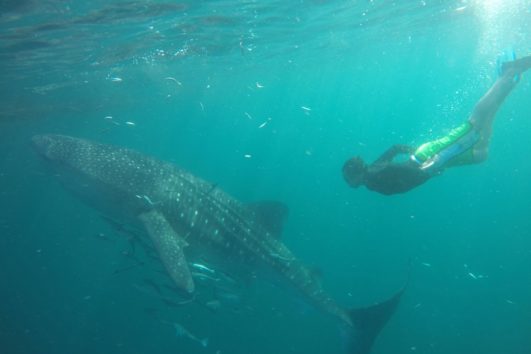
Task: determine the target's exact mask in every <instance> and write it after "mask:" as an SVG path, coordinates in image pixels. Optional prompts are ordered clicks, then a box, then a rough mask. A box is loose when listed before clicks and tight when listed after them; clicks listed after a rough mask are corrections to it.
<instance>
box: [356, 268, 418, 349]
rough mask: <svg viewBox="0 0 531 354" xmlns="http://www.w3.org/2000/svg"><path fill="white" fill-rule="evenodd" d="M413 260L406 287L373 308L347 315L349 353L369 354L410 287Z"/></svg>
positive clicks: (364, 308) (365, 308) (361, 309)
mask: <svg viewBox="0 0 531 354" xmlns="http://www.w3.org/2000/svg"><path fill="white" fill-rule="evenodd" d="M411 269H412V260H411V259H410V260H409V264H408V272H407V278H406V281H405V282H404V285H403V286H402V288H401V289H400V290H398V291H397V292H396V293H395V294H394V295H393V296H392V297H390V298H389V299H387V300H385V301H383V302H379V303H376V304H374V305H372V306H368V307H361V308H356V309H350V310H348V311H347V315H348V317H349V320H350V322H351V324H352V325H351V326H348V329H347V333H346V334H347V338H348V342H347V353H348V354H369V353H370V352H371V348H372V345H373V344H374V341H375V340H376V337H378V334H379V333H380V332H381V330H382V329H383V328H384V326H385V325H386V324H387V322H388V321H389V319H390V318H391V316H393V314H394V313H395V311H396V309H397V307H398V304H399V303H400V299H401V298H402V294H404V291H405V290H406V288H407V286H408V285H409V281H410V278H411Z"/></svg>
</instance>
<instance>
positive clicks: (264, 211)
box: [247, 200, 289, 238]
mask: <svg viewBox="0 0 531 354" xmlns="http://www.w3.org/2000/svg"><path fill="white" fill-rule="evenodd" d="M247 207H248V209H249V210H251V212H252V213H253V214H254V215H255V217H256V219H257V220H258V221H259V222H260V223H261V224H262V226H263V227H264V228H265V229H266V231H268V232H269V233H271V235H273V236H274V237H276V238H280V236H281V234H282V229H283V228H284V221H285V220H286V218H287V216H288V213H289V209H288V206H287V205H286V204H284V203H282V202H278V201H274V200H265V201H260V202H254V203H249V204H247Z"/></svg>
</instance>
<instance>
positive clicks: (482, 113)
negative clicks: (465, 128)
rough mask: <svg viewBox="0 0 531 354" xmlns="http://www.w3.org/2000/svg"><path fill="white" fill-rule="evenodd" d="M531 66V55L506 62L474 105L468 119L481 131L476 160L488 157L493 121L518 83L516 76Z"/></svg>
mask: <svg viewBox="0 0 531 354" xmlns="http://www.w3.org/2000/svg"><path fill="white" fill-rule="evenodd" d="M530 68H531V56H527V57H524V58H521V59H518V60H514V61H511V62H506V63H504V64H503V66H502V73H501V75H500V77H498V79H497V80H496V82H495V83H494V84H493V85H492V87H491V88H490V89H489V90H488V91H487V93H486V94H485V95H484V96H483V97H481V99H480V100H479V102H478V103H477V104H476V106H475V107H474V111H473V112H472V115H471V116H470V118H469V120H468V121H469V122H470V124H472V126H473V128H474V129H475V130H476V131H477V132H478V133H479V141H478V142H477V143H476V145H474V157H475V159H476V162H481V161H483V160H485V159H486V158H487V155H488V147H489V143H490V137H491V135H492V123H493V122H494V118H495V116H496V112H497V111H498V109H499V108H500V107H501V105H502V103H503V101H504V100H505V98H506V97H507V96H508V95H509V93H510V92H511V91H512V89H513V88H514V87H515V86H516V84H517V83H518V81H517V80H515V77H518V76H519V75H520V74H522V73H523V72H525V71H526V70H528V69H530Z"/></svg>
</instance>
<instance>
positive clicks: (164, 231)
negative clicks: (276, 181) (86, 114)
mask: <svg viewBox="0 0 531 354" xmlns="http://www.w3.org/2000/svg"><path fill="white" fill-rule="evenodd" d="M32 142H33V145H34V147H35V148H36V150H37V152H38V153H39V154H40V155H41V156H43V157H44V158H45V160H47V161H48V162H50V163H51V165H52V166H53V167H54V168H55V169H56V170H55V172H56V173H58V174H59V176H60V177H61V179H62V180H63V182H64V183H65V187H67V188H69V189H71V190H72V191H73V192H75V193H76V194H77V195H78V196H80V197H81V198H82V199H83V200H84V201H85V202H87V203H89V204H90V205H92V206H94V207H95V208H98V209H99V210H100V211H101V212H110V213H112V214H113V215H117V216H119V217H120V220H122V219H125V220H128V221H133V220H136V221H137V222H138V221H140V223H141V224H143V226H144V227H145V230H146V231H147V233H148V235H149V236H150V238H151V240H152V242H153V244H154V246H155V249H156V250H157V253H158V255H159V257H160V259H161V261H162V263H163V264H164V266H165V268H166V271H167V272H168V274H169V276H170V277H171V278H172V280H173V281H174V283H175V284H176V285H177V286H178V287H179V288H180V289H181V290H184V291H185V292H188V293H193V292H194V289H195V285H194V281H193V277H192V272H191V271H190V269H189V262H188V261H187V259H191V258H194V257H195V256H197V257H198V256H199V255H200V256H201V257H205V258H206V255H219V256H221V257H222V259H223V262H232V263H234V264H235V265H236V266H237V268H239V269H242V268H243V269H249V272H250V273H253V272H254V270H255V269H258V268H266V269H269V270H271V271H272V273H273V274H276V276H277V278H280V279H281V280H284V283H289V284H291V286H292V287H293V288H295V289H297V290H298V291H299V293H300V294H302V296H303V297H304V298H306V299H307V300H308V301H309V302H310V303H312V304H314V305H315V306H316V307H317V308H319V309H321V310H322V311H324V312H325V313H327V314H330V315H332V316H334V317H336V318H337V319H339V321H340V322H342V323H343V324H345V328H347V332H348V334H349V338H350V343H349V347H348V352H349V354H367V353H369V352H370V350H371V346H372V344H373V342H374V340H375V338H376V336H377V335H378V333H379V332H380V330H381V329H382V328H383V326H384V325H385V324H386V322H387V321H388V320H389V318H390V317H391V315H392V314H393V313H394V311H395V309H396V307H397V305H398V302H399V300H400V297H401V295H402V293H403V291H404V289H403V288H402V289H401V290H400V291H399V292H397V293H396V294H395V295H394V296H393V297H392V298H390V299H389V300H387V301H385V302H382V303H379V304H376V305H373V306H370V307H367V308H360V309H350V310H349V309H345V308H344V307H342V306H340V305H339V304H337V303H336V302H335V301H334V300H333V299H332V298H331V297H330V296H329V295H328V294H327V293H326V292H325V291H324V290H323V288H322V287H321V284H320V282H319V281H317V280H316V279H315V278H314V277H313V276H312V273H313V272H312V271H311V270H310V269H309V268H307V267H306V266H304V265H303V264H302V263H301V262H300V261H299V260H298V259H297V258H296V257H295V256H294V255H293V253H292V252H291V251H290V250H289V249H288V248H287V247H286V246H285V245H284V244H283V243H282V242H281V240H280V238H279V234H280V231H281V219H282V218H283V217H284V216H285V215H286V207H284V206H283V205H281V204H280V203H275V202H267V203H265V204H264V203H263V204H255V205H253V206H248V205H245V204H243V203H241V202H240V201H238V200H236V199H235V198H233V197H231V196H230V195H229V194H227V193H225V192H224V191H223V190H221V189H220V188H217V187H216V188H212V184H211V183H208V182H206V181H204V180H202V179H200V178H198V177H196V176H194V175H192V174H190V173H189V172H187V171H185V170H183V169H180V168H179V167H177V166H175V165H173V164H170V163H166V162H162V161H159V160H157V159H155V158H152V157H149V156H146V155H143V154H141V153H139V152H135V151H133V150H129V149H125V148H121V147H115V146H112V145H105V144H101V143H97V142H92V141H89V140H84V139H78V138H74V137H69V136H63V135H37V136H34V137H33V138H32ZM138 196H143V197H142V198H139V197H138ZM271 211H272V212H271ZM185 254H186V256H185ZM191 261H193V260H191ZM245 266H247V267H245Z"/></svg>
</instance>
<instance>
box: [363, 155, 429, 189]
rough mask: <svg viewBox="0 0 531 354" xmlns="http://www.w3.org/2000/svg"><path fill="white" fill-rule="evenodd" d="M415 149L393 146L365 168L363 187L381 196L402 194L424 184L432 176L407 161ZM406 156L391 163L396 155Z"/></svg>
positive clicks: (410, 161)
mask: <svg viewBox="0 0 531 354" xmlns="http://www.w3.org/2000/svg"><path fill="white" fill-rule="evenodd" d="M414 152H415V148H412V147H410V146H407V145H393V146H392V147H391V148H389V149H388V150H387V151H386V152H385V153H384V154H383V155H382V156H380V157H379V158H378V159H377V160H376V161H374V162H373V163H372V164H370V165H369V166H367V172H366V174H365V180H364V182H365V186H366V187H367V188H368V189H370V190H373V191H375V192H378V193H382V194H386V195H389V194H397V193H404V192H407V191H408V190H410V189H412V188H415V187H417V186H419V185H421V184H422V183H424V182H426V181H427V180H428V179H430V177H432V176H433V174H431V173H428V172H427V171H424V170H422V169H421V168H420V165H419V164H418V163H417V162H415V161H412V160H411V159H409V156H411V154H413V153H414ZM401 154H407V155H408V159H407V160H405V161H401V162H393V159H394V158H395V157H396V156H397V155H401Z"/></svg>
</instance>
